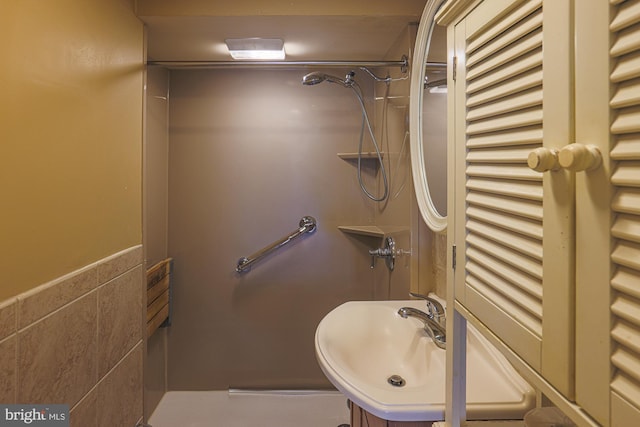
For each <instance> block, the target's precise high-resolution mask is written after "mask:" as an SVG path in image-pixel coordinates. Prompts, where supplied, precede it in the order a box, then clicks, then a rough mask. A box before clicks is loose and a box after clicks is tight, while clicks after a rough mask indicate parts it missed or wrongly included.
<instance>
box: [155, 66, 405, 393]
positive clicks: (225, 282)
mask: <svg viewBox="0 0 640 427" xmlns="http://www.w3.org/2000/svg"><path fill="white" fill-rule="evenodd" d="M309 71H311V70H297V71H296V70H293V71H291V70H246V69H241V70H210V71H172V73H171V94H170V97H171V102H170V151H169V172H170V173H169V255H170V256H172V257H173V258H174V272H175V292H174V318H173V324H172V326H171V328H170V330H169V331H168V335H169V367H168V374H169V379H168V380H169V389H174V390H175V389H189V390H194V389H226V388H228V387H240V388H255V387H258V388H264V387H266V388H318V387H329V386H330V385H329V383H328V381H327V380H326V379H325V377H324V375H323V374H322V372H321V371H320V369H319V368H318V366H317V363H316V360H315V355H314V343H313V336H314V333H315V328H316V326H317V323H318V322H319V321H320V320H321V319H322V317H323V316H324V315H325V314H326V313H328V312H329V311H330V310H331V309H333V308H334V307H336V306H337V305H339V304H341V303H342V302H344V301H347V300H359V299H360V300H362V299H364V300H367V299H373V298H388V295H389V293H388V289H383V290H382V291H381V292H378V290H377V289H375V286H374V280H373V275H374V270H371V269H370V268H369V265H370V257H369V255H368V250H369V249H371V248H375V247H378V246H379V245H380V239H377V238H365V237H357V236H353V235H349V234H345V233H343V232H341V231H339V230H338V228H337V227H338V226H339V225H372V224H375V222H376V218H377V216H378V215H379V211H378V208H377V207H376V206H375V204H374V203H373V202H371V201H369V200H368V199H366V198H365V196H364V195H362V193H361V191H360V189H359V186H358V183H357V178H356V167H355V162H353V161H345V160H342V159H340V158H338V157H337V153H340V152H354V151H356V150H357V143H358V136H359V132H360V123H361V121H360V120H361V115H360V108H359V105H358V103H357V100H356V98H355V97H354V95H353V94H352V93H351V92H350V91H349V90H346V89H345V88H342V87H340V86H338V85H332V84H327V83H325V84H322V85H318V86H313V87H307V86H302V85H301V79H302V76H303V75H304V74H305V73H307V72H309ZM346 71H348V70H336V71H329V72H331V73H334V74H336V75H339V76H342V75H344V74H345V72H346ZM357 79H359V81H360V83H361V84H362V85H363V88H364V89H365V91H366V93H367V94H368V96H367V99H368V103H369V104H370V105H369V107H370V109H371V110H372V111H375V108H374V107H375V106H374V105H373V104H374V103H373V96H372V94H373V84H372V83H371V79H369V78H368V77H367V76H366V75H365V74H364V72H359V73H358V75H357ZM374 116H375V114H374V115H373V116H372V117H374ZM364 174H365V177H366V178H367V180H368V182H370V184H371V185H372V189H374V190H375V189H376V179H375V176H373V175H367V174H368V172H366V171H365V172H364ZM405 191H408V189H407V190H405ZM406 209H408V207H407V208H406ZM304 215H312V216H314V217H316V218H317V220H318V230H317V231H316V233H315V234H313V235H308V236H306V238H304V239H302V240H300V241H297V242H296V243H294V244H292V245H290V246H288V247H285V248H282V249H281V250H280V251H278V252H277V253H275V254H273V255H272V256H270V257H268V258H267V259H265V260H264V261H263V262H261V263H258V264H256V265H255V266H254V267H253V269H252V270H251V271H250V272H248V273H246V274H242V275H239V274H237V273H235V272H234V268H235V265H236V262H237V260H238V259H239V258H240V257H241V256H247V255H250V254H251V253H253V252H255V251H257V250H258V249H260V248H262V247H263V246H265V245H267V244H270V243H271V242H273V241H275V240H276V239H278V238H280V237H282V236H284V235H285V234H287V233H288V232H290V231H292V230H294V229H295V228H296V227H297V223H298V221H299V220H300V218H301V217H302V216H304ZM406 217H407V215H406V214H405V215H404V217H403V220H404V219H407V218H406ZM378 265H379V266H382V265H383V264H382V263H378ZM375 271H378V267H377V268H376V270H375ZM406 290H408V283H405V291H404V292H402V294H406Z"/></svg>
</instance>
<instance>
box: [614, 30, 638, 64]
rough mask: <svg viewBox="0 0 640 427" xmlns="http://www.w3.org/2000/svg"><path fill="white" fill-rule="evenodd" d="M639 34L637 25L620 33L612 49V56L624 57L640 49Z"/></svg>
mask: <svg viewBox="0 0 640 427" xmlns="http://www.w3.org/2000/svg"><path fill="white" fill-rule="evenodd" d="M639 33H640V30H639V28H638V24H637V23H636V24H635V25H633V26H631V27H629V28H625V29H624V30H623V31H621V32H620V33H618V37H617V38H616V40H615V42H614V44H613V46H612V47H611V51H610V53H611V56H616V57H617V56H622V55H625V54H627V53H629V52H633V51H634V50H638V49H640V39H638V34H639Z"/></svg>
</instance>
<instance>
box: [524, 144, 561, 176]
mask: <svg viewBox="0 0 640 427" xmlns="http://www.w3.org/2000/svg"><path fill="white" fill-rule="evenodd" d="M527 165H528V166H529V168H531V169H533V170H534V171H537V172H547V171H550V170H556V169H560V164H559V163H558V150H556V149H553V148H545V147H538V148H536V149H535V150H533V151H532V152H530V153H529V156H528V157H527Z"/></svg>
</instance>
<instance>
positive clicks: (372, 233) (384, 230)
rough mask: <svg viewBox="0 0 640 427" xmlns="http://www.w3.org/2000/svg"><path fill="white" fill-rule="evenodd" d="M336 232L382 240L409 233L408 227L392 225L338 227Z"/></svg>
mask: <svg viewBox="0 0 640 427" xmlns="http://www.w3.org/2000/svg"><path fill="white" fill-rule="evenodd" d="M338 230H340V231H342V232H343V233H347V234H355V235H358V236H369V237H378V238H380V239H384V238H385V237H387V236H389V235H391V234H396V233H400V232H406V231H409V227H405V226H394V225H381V226H377V225H339V226H338Z"/></svg>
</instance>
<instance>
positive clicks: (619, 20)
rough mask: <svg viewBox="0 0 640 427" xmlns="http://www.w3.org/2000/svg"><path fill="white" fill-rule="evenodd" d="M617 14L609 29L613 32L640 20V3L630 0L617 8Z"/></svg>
mask: <svg viewBox="0 0 640 427" xmlns="http://www.w3.org/2000/svg"><path fill="white" fill-rule="evenodd" d="M616 12H617V13H616V14H615V17H614V18H613V20H612V21H611V25H610V26H609V29H610V30H611V32H616V31H621V30H623V29H625V28H626V27H628V26H630V25H633V24H635V23H636V22H638V21H639V20H640V3H637V2H633V1H628V2H625V3H622V6H621V7H619V8H617V9H616Z"/></svg>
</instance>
